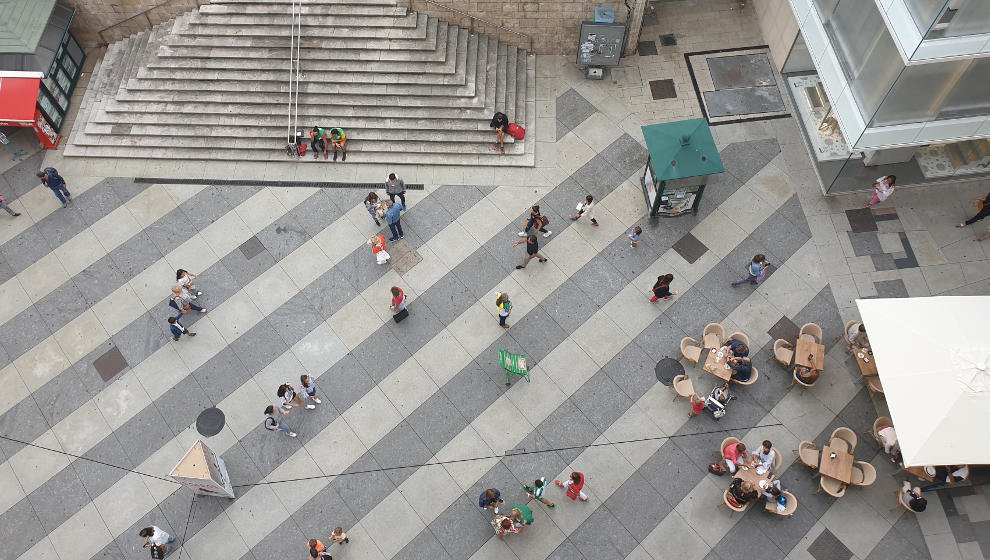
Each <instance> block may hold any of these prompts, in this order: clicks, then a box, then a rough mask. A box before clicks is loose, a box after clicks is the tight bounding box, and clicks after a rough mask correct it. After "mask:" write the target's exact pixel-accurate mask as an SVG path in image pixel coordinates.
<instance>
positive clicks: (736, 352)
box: [725, 338, 749, 358]
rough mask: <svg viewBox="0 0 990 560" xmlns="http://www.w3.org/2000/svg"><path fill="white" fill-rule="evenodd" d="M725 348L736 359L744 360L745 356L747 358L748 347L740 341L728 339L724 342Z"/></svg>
mask: <svg viewBox="0 0 990 560" xmlns="http://www.w3.org/2000/svg"><path fill="white" fill-rule="evenodd" d="M725 348H728V349H729V350H731V351H732V355H733V356H735V357H737V358H745V357H746V356H749V346H746V343H745V342H743V341H741V340H736V339H734V338H730V339H729V340H727V341H725Z"/></svg>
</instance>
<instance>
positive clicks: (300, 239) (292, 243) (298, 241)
mask: <svg viewBox="0 0 990 560" xmlns="http://www.w3.org/2000/svg"><path fill="white" fill-rule="evenodd" d="M256 237H257V238H258V239H259V240H260V241H261V243H262V244H263V245H264V246H265V248H266V249H268V253H269V254H271V256H272V257H274V258H275V260H276V261H281V260H282V259H284V258H285V257H287V256H289V254H290V253H292V252H293V251H295V250H296V249H298V248H299V246H300V245H302V244H303V243H305V242H306V241H308V240H309V239H310V237H311V236H310V234H309V233H308V232H307V231H306V230H305V228H303V227H302V226H301V225H299V224H296V223H295V222H290V221H289V220H287V219H285V218H283V219H280V220H276V221H275V222H273V223H271V224H269V226H268V227H266V228H265V229H263V230H261V231H259V232H258V235H257V236H256Z"/></svg>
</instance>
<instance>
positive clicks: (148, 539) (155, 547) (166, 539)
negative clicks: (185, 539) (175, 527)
mask: <svg viewBox="0 0 990 560" xmlns="http://www.w3.org/2000/svg"><path fill="white" fill-rule="evenodd" d="M138 536H140V537H141V538H143V539H144V545H143V546H144V548H150V549H151V557H152V558H156V559H161V558H165V557H166V556H168V555H169V554H171V553H172V543H174V542H175V537H173V536H172V535H169V534H168V533H166V532H165V531H162V530H161V528H160V527H158V526H155V525H152V526H150V527H145V528H144V529H141V530H140V531H139V532H138Z"/></svg>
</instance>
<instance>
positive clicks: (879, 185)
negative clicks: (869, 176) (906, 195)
mask: <svg viewBox="0 0 990 560" xmlns="http://www.w3.org/2000/svg"><path fill="white" fill-rule="evenodd" d="M896 181H897V176H896V175H884V176H883V177H880V178H878V179H877V180H876V181H873V198H872V199H871V200H870V201H869V202H867V203H866V207H867V208H869V207H871V206H873V205H874V204H876V203H878V202H883V201H884V200H887V197H889V196H890V195H892V194H894V183H895V182H896Z"/></svg>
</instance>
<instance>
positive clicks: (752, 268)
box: [732, 253, 770, 287]
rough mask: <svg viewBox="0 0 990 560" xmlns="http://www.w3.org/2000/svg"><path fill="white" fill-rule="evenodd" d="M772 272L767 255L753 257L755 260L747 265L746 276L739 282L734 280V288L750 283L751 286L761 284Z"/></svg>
mask: <svg viewBox="0 0 990 560" xmlns="http://www.w3.org/2000/svg"><path fill="white" fill-rule="evenodd" d="M769 270H770V261H768V260H767V257H766V255H764V254H763V253H758V254H756V255H755V256H754V257H753V260H752V261H750V263H749V264H748V265H746V276H744V277H742V278H740V279H739V280H733V281H732V286H733V287H736V286H738V285H739V284H745V283H746V282H749V283H750V284H759V283H760V282H762V281H763V279H764V278H766V276H767V272H768V271H769Z"/></svg>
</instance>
